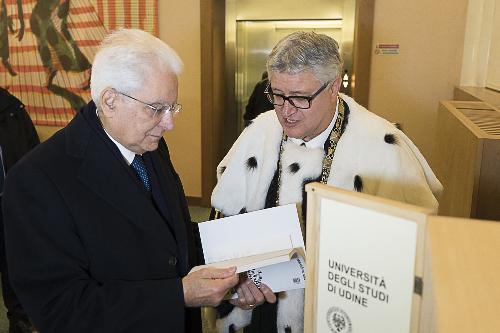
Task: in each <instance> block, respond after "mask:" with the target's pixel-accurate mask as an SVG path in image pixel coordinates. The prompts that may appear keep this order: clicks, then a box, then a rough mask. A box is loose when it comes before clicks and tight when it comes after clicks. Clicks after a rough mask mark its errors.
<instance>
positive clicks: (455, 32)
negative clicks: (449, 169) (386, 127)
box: [369, 0, 468, 166]
mask: <svg viewBox="0 0 500 333" xmlns="http://www.w3.org/2000/svg"><path fill="white" fill-rule="evenodd" d="M467 3H468V1H467V0H453V1H435V0H421V1H401V0H380V1H378V0H377V1H375V16H374V31H373V47H375V45H376V44H378V43H399V44H400V54H399V55H373V56H372V66H371V79H370V99H369V108H370V109H371V111H373V112H375V113H377V114H379V115H381V116H382V117H385V118H387V119H388V120H390V121H392V122H398V123H402V125H403V129H404V131H405V132H406V134H407V135H409V137H410V138H411V139H412V140H413V141H414V142H415V144H416V145H417V146H418V147H419V148H420V150H421V151H422V153H423V154H424V155H425V156H426V157H427V158H428V159H429V162H430V164H431V166H432V164H433V163H432V156H431V154H432V150H433V142H434V139H435V135H436V133H435V131H436V127H435V122H436V116H437V109H438V102H439V101H440V100H446V99H452V96H453V87H454V86H455V85H458V84H459V81H460V71H461V63H462V51H463V43H464V32H465V22H466V11H467Z"/></svg>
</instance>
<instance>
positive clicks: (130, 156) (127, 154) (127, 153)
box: [95, 109, 135, 165]
mask: <svg viewBox="0 0 500 333" xmlns="http://www.w3.org/2000/svg"><path fill="white" fill-rule="evenodd" d="M95 114H96V116H97V118H98V119H99V111H98V109H96V110H95ZM101 126H102V123H101ZM102 129H103V130H104V132H105V133H106V135H107V136H108V138H110V140H111V141H113V143H114V144H115V145H116V146H117V147H118V150H119V151H120V153H121V154H122V156H123V158H124V159H125V161H127V164H128V165H130V164H132V161H133V160H134V158H135V153H134V152H133V151H131V150H129V149H127V148H125V146H124V145H122V144H121V143H119V142H118V141H116V140H115V139H113V137H112V136H111V135H109V133H108V131H106V129H105V128H104V126H102Z"/></svg>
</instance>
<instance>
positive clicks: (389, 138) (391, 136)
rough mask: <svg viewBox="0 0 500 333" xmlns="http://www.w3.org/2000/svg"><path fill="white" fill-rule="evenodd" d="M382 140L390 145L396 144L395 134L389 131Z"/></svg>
mask: <svg viewBox="0 0 500 333" xmlns="http://www.w3.org/2000/svg"><path fill="white" fill-rule="evenodd" d="M384 141H385V142H387V143H388V144H391V145H394V144H397V140H396V136H395V135H394V134H391V133H388V134H386V135H385V136H384Z"/></svg>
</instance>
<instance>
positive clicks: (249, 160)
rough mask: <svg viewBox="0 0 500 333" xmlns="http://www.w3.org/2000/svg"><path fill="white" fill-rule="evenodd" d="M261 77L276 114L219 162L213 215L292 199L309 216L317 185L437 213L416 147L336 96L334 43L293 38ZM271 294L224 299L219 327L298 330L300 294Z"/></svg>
mask: <svg viewBox="0 0 500 333" xmlns="http://www.w3.org/2000/svg"><path fill="white" fill-rule="evenodd" d="M267 71H268V73H269V81H270V82H269V84H268V86H267V88H266V95H267V97H268V98H269V101H270V102H271V103H273V104H274V107H275V110H273V111H269V112H265V113H263V114H261V115H260V116H258V117H257V118H256V119H255V120H254V121H253V123H252V124H251V125H250V126H248V127H247V128H246V129H245V130H244V131H243V133H242V134H241V135H240V137H239V138H238V140H237V141H236V142H235V144H234V145H233V147H232V148H231V149H230V151H229V152H228V154H227V155H226V156H225V157H224V159H223V160H222V161H221V162H220V164H219V165H218V168H217V177H218V183H217V185H216V187H215V189H214V191H213V193H212V206H213V207H214V216H216V217H217V216H230V215H235V214H239V213H242V212H250V211H255V210H259V209H263V208H270V207H275V206H279V205H285V204H289V203H299V204H302V211H303V215H305V214H304V213H305V207H306V202H305V193H304V186H305V184H307V183H309V182H313V181H318V182H321V183H324V184H328V185H331V186H334V187H337V188H342V189H345V190H351V191H357V192H363V193H367V194H371V195H376V196H380V197H385V198H389V199H393V200H398V201H401V202H406V203H410V204H414V205H419V206H424V207H429V208H431V209H433V210H434V211H437V206H438V202H437V197H438V196H439V194H440V193H441V191H442V186H441V183H440V182H439V181H438V179H437V178H436V177H435V175H434V173H433V172H432V170H431V169H430V167H429V165H428V164H427V162H426V161H425V159H424V157H423V156H422V154H421V153H420V152H419V150H418V149H417V147H415V145H414V144H413V143H412V142H411V141H410V139H409V138H408V137H407V136H406V135H405V134H404V133H403V132H401V131H400V130H399V129H397V128H396V127H395V126H394V125H392V124H391V123H389V122H388V121H386V120H385V119H382V118H380V117H378V116H377V115H375V114H373V113H371V112H369V111H368V110H366V109H365V108H364V107H362V106H361V105H359V104H358V103H356V101H354V100H353V99H352V98H350V97H349V96H346V95H343V94H340V93H339V89H340V85H341V82H342V78H341V73H342V60H341V58H340V54H339V47H338V44H337V42H336V41H335V40H333V39H332V38H330V37H328V36H326V35H323V34H316V33H314V32H296V33H293V34H291V35H289V36H287V37H285V38H283V39H282V40H281V41H280V42H278V44H277V45H276V46H275V47H274V49H273V50H272V52H271V54H270V55H269V57H268V60H267ZM304 217H305V216H304ZM306 223H307V221H306ZM304 230H305V229H304ZM306 246H307V244H306ZM277 298H278V301H277V302H276V303H274V304H271V303H270V302H264V303H262V304H261V305H260V303H258V304H257V306H255V307H253V308H246V309H245V308H244V307H234V308H233V307H232V304H227V303H224V304H225V306H221V307H219V309H223V311H221V312H220V313H219V317H220V318H219V320H218V322H217V326H218V327H219V331H220V332H228V331H231V330H237V329H240V328H242V327H245V332H258V333H268V332H288V333H290V332H291V333H298V332H303V327H304V326H303V320H304V316H303V308H304V290H303V289H302V290H292V291H287V292H283V293H280V294H279V296H278V297H277ZM246 301H248V300H247V299H246Z"/></svg>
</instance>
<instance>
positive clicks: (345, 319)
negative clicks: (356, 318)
mask: <svg viewBox="0 0 500 333" xmlns="http://www.w3.org/2000/svg"><path fill="white" fill-rule="evenodd" d="M326 322H327V323H328V327H329V328H330V330H331V331H332V332H334V333H351V332H352V324H351V319H350V318H349V316H348V315H347V313H346V312H345V311H344V310H342V309H341V308H338V307H336V306H332V307H331V308H329V309H328V311H327V312H326Z"/></svg>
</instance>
